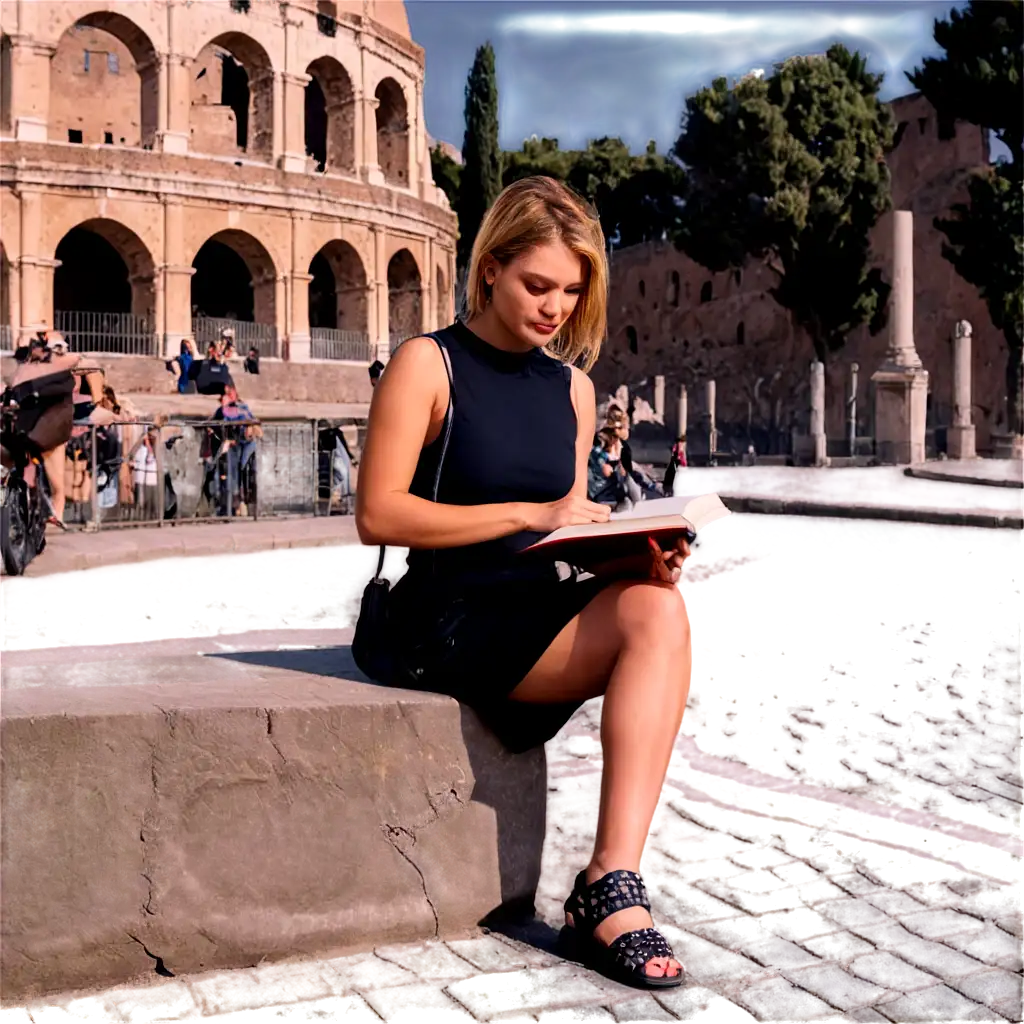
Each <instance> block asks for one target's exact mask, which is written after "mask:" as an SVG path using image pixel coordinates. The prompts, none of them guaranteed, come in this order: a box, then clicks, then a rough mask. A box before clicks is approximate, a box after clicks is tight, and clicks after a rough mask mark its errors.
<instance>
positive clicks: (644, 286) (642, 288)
mask: <svg viewBox="0 0 1024 1024" xmlns="http://www.w3.org/2000/svg"><path fill="white" fill-rule="evenodd" d="M646 295H647V284H646V283H645V281H644V279H643V278H642V277H641V278H640V298H641V299H642V298H644V297H645V296H646Z"/></svg>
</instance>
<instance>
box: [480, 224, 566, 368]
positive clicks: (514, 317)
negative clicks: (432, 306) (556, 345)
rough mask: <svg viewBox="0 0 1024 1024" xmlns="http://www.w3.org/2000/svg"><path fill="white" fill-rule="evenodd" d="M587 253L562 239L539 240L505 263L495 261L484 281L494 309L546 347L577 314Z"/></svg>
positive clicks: (517, 333) (516, 332)
mask: <svg viewBox="0 0 1024 1024" xmlns="http://www.w3.org/2000/svg"><path fill="white" fill-rule="evenodd" d="M585 270H586V267H585V263H584V260H583V257H581V256H577V255H576V253H574V252H573V251H572V250H571V249H569V248H568V247H567V246H566V245H563V244H562V243H561V242H552V243H549V244H546V245H539V246H537V247H536V248H534V249H531V250H530V251H529V252H527V253H524V254H523V255H522V256H520V257H518V258H517V259H514V260H512V261H511V262H510V263H508V264H506V265H505V266H502V265H501V264H499V263H498V262H497V261H496V260H493V259H492V260H489V261H488V263H487V264H486V265H485V266H484V280H485V281H486V282H487V283H488V284H490V285H491V286H492V292H491V302H492V304H493V306H494V311H495V313H496V314H497V315H498V318H499V319H500V320H501V322H502V324H504V326H505V327H506V328H507V329H508V331H509V332H510V333H511V334H512V335H513V336H514V337H516V338H517V339H518V340H520V341H522V342H523V343H524V344H527V345H531V346H533V347H534V348H543V347H544V346H545V345H547V344H549V343H550V342H551V341H552V339H553V338H554V337H555V335H556V334H557V333H558V329H559V328H560V327H561V326H562V324H564V323H565V321H566V320H568V319H569V317H570V316H571V315H572V311H573V310H574V309H575V308H576V304H577V303H578V302H579V299H580V295H581V294H582V293H583V290H584V288H585V283H584V282H585V281H586V274H585Z"/></svg>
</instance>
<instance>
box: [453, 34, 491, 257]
mask: <svg viewBox="0 0 1024 1024" xmlns="http://www.w3.org/2000/svg"><path fill="white" fill-rule="evenodd" d="M462 160H463V165H462V173H461V176H460V182H459V195H458V209H457V211H456V212H457V213H458V215H459V249H458V259H459V265H460V267H465V266H466V264H467V263H468V262H469V256H470V253H471V251H472V249H473V240H474V239H475V238H476V233H477V231H478V230H479V228H480V222H481V221H482V220H483V216H484V214H485V213H486V212H487V210H488V208H489V207H490V205H491V203H493V202H494V200H495V199H497V197H498V193H499V192H500V191H501V149H500V148H499V147H498V82H497V77H496V75H495V70H494V48H493V47H492V46H491V44H490V43H489V42H488V43H484V45H483V46H481V47H479V49H477V51H476V58H475V60H474V61H473V67H472V69H471V70H470V72H469V77H468V78H467V79H466V134H465V137H464V139H463V142H462Z"/></svg>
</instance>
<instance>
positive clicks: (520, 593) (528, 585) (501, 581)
mask: <svg viewBox="0 0 1024 1024" xmlns="http://www.w3.org/2000/svg"><path fill="white" fill-rule="evenodd" d="M608 585H609V581H608V580H606V579H603V580H602V579H597V578H595V577H589V578H587V579H582V580H578V579H576V578H575V576H570V577H569V578H568V579H560V578H559V574H558V572H557V571H556V568H555V566H554V565H553V564H551V565H546V566H541V567H538V568H537V569H534V570H532V571H530V572H529V573H522V572H515V573H507V574H501V573H496V574H489V575H488V576H487V577H486V578H480V579H461V580H459V581H458V582H456V581H440V580H437V579H434V580H431V579H429V578H427V577H426V575H425V574H420V573H418V572H417V571H415V570H411V571H410V572H408V573H406V575H405V576H403V577H402V579H400V580H399V581H398V583H397V584H395V587H394V588H393V590H392V591H391V595H390V599H389V606H388V620H389V633H390V639H391V643H392V644H393V646H394V649H395V651H396V653H397V654H398V656H399V658H400V660H401V661H402V662H403V664H404V667H405V668H406V669H407V670H408V673H407V675H408V678H406V679H403V680H402V681H401V682H400V683H399V684H398V685H401V686H404V687H410V686H415V688H416V689H420V690H427V691H430V692H432V693H444V694H447V695H448V696H450V697H454V698H455V699H456V700H458V701H459V702H460V703H462V704H466V705H467V706H468V707H471V708H472V709H473V710H474V711H476V713H477V714H478V715H479V716H480V718H481V720H482V721H483V722H484V723H485V724H486V725H487V726H488V727H489V728H490V729H491V730H492V731H493V732H494V733H495V735H496V736H497V737H498V738H499V739H500V740H501V741H502V743H503V744H504V745H505V746H506V747H507V748H508V749H509V750H510V751H512V752H513V753H519V752H522V751H524V750H529V749H531V748H532V747H536V746H539V745H540V744H542V743H545V742H546V741H547V740H549V739H551V737H552V736H554V735H555V733H557V732H558V730H559V729H561V728H562V726H563V725H564V724H565V723H566V722H567V721H568V720H569V719H570V718H571V717H572V715H573V713H574V712H575V711H576V709H577V708H579V707H580V705H581V704H582V703H583V702H582V701H571V702H567V703H557V704H541V703H526V702H524V701H517V700H511V699H510V697H509V694H510V693H511V692H512V691H513V690H514V689H515V688H516V687H517V686H518V685H519V683H521V682H522V681H523V679H524V678H525V677H526V676H527V675H528V674H529V672H530V670H531V669H532V668H533V666H534V665H535V664H536V663H537V662H538V661H539V660H540V657H541V655H542V654H543V653H544V652H545V651H546V650H547V649H548V647H550V646H551V643H552V641H553V640H554V639H555V637H557V636H558V634H559V633H560V632H561V631H562V629H563V628H564V627H565V626H566V625H567V624H568V623H569V622H571V621H572V620H573V619H574V618H575V617H576V616H577V615H578V614H579V613H580V612H581V611H582V610H583V609H584V608H585V607H586V606H587V605H588V604H589V603H590V602H591V601H592V600H593V599H594V597H596V596H597V594H599V593H600V592H601V591H602V590H603V589H604V588H605V587H606V586H608ZM403 674H405V673H403Z"/></svg>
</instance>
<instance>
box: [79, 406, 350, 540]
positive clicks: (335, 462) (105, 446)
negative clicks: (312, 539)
mask: <svg viewBox="0 0 1024 1024" xmlns="http://www.w3.org/2000/svg"><path fill="white" fill-rule="evenodd" d="M340 429H341V428H340V427H333V426H329V425H325V423H324V422H323V421H316V420H291V421H281V422H262V421H259V420H244V421H239V420H231V421H225V420H180V421H177V420H172V421H169V422H166V423H159V424H157V423H151V422H147V421H142V420H130V421H116V422H114V423H110V424H93V423H79V424H76V425H75V427H74V431H73V434H72V438H71V440H70V441H69V442H68V445H67V454H66V459H65V464H64V467H65V468H64V490H65V494H66V498H67V505H66V509H65V514H64V521H65V523H66V524H67V525H68V526H71V527H74V526H81V527H88V528H90V529H107V528H109V527H118V526H139V525H147V524H148V525H159V524H161V523H163V522H171V521H173V522H185V521H188V522H208V521H223V520H224V519H227V518H235V519H238V518H247V519H256V518H261V517H272V516H302V515H306V516H310V515H329V514H331V513H338V512H341V513H345V512H351V511H352V508H353V500H352V499H353V494H354V473H353V471H352V465H351V456H349V455H347V448H345V450H344V452H342V450H341V449H340V448H339V447H338V446H337V444H336V440H337V436H338V431H339V430H340ZM342 447H344V446H342Z"/></svg>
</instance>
